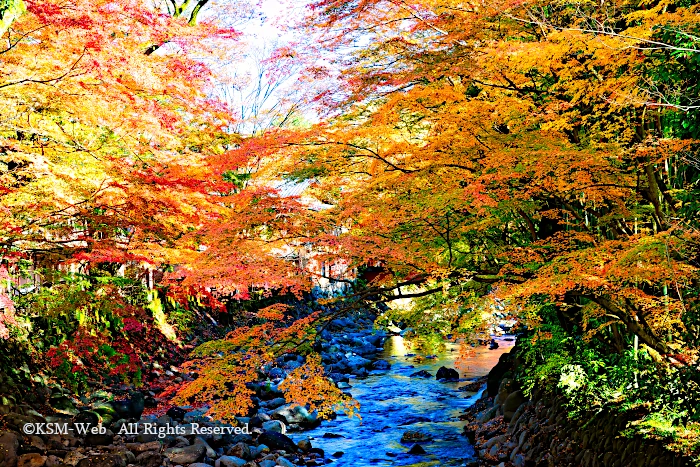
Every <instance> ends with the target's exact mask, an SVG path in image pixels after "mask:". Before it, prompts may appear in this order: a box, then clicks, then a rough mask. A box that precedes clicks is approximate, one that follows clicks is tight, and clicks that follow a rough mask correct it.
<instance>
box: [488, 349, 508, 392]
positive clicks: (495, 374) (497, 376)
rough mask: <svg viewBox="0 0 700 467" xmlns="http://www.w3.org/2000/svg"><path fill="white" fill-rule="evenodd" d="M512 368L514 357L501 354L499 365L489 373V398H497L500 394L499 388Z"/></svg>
mask: <svg viewBox="0 0 700 467" xmlns="http://www.w3.org/2000/svg"><path fill="white" fill-rule="evenodd" d="M512 368H513V357H512V356H511V354H510V353H504V354H501V356H500V357H499V358H498V363H497V364H496V366H494V367H493V368H492V369H491V371H489V374H488V376H487V379H486V392H487V394H488V396H489V397H495V396H496V395H497V394H498V387H499V385H500V384H501V380H502V379H503V376H504V375H505V374H506V373H507V372H508V371H510V370H511V369H512Z"/></svg>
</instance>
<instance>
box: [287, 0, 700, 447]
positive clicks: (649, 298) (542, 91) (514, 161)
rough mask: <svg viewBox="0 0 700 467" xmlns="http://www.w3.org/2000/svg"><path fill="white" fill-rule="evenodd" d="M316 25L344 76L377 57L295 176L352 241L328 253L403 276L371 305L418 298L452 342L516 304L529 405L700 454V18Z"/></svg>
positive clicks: (371, 16) (316, 131)
mask: <svg viewBox="0 0 700 467" xmlns="http://www.w3.org/2000/svg"><path fill="white" fill-rule="evenodd" d="M311 20H312V21H313V25H314V27H316V28H318V27H320V28H321V29H322V30H324V31H327V35H326V37H324V38H323V39H324V40H323V41H320V42H321V43H322V44H324V45H325V46H326V53H328V54H329V55H328V56H329V57H331V58H332V57H334V56H340V54H341V53H344V52H345V51H347V50H348V48H349V45H350V44H362V46H361V47H358V49H359V51H358V52H357V53H355V54H354V55H353V56H352V57H351V58H350V59H347V57H345V58H344V59H343V60H338V62H337V63H336V64H334V65H332V66H331V67H330V68H329V71H328V73H329V75H332V73H333V72H334V71H335V70H340V72H339V73H338V76H337V78H338V80H337V87H336V88H335V89H329V91H328V92H327V93H326V94H325V95H324V96H321V102H323V103H325V104H328V105H331V106H332V107H331V112H330V113H331V114H332V115H331V118H329V119H328V120H327V121H326V122H325V123H323V124H321V125H318V126H316V127H314V128H312V129H310V130H308V131H306V132H295V133H293V134H289V135H287V139H286V140H284V144H283V145H282V146H283V149H281V151H282V153H284V154H291V155H292V156H291V160H292V161H293V162H292V163H291V164H289V165H287V166H286V167H284V168H283V169H282V170H283V171H286V173H287V176H288V177H290V178H296V179H300V178H307V177H313V178H315V179H316V180H317V181H318V184H317V185H318V196H319V197H320V198H321V199H324V201H326V202H328V203H331V204H334V205H335V207H334V208H333V209H332V210H329V211H326V212H323V213H321V214H320V216H319V220H320V221H321V222H325V223H326V225H328V226H342V227H344V232H343V233H342V234H340V235H339V236H338V235H331V234H330V228H326V229H325V231H326V232H329V233H328V234H323V233H321V234H320V235H319V236H318V237H317V240H316V241H317V242H319V243H321V244H323V243H324V242H325V243H326V244H327V245H332V246H333V248H334V251H335V252H337V254H338V255H341V256H345V257H347V258H348V259H349V260H351V261H352V262H353V264H354V265H356V266H358V267H361V266H362V265H365V264H376V263H377V262H381V264H383V267H384V270H385V274H383V275H381V276H380V279H379V280H377V281H375V282H373V283H371V284H369V285H367V287H365V288H364V290H360V291H358V293H357V295H356V297H358V298H371V299H372V300H377V299H379V300H384V301H389V300H395V299H397V298H415V299H417V300H416V305H415V306H416V307H417V309H418V311H419V312H418V313H413V314H412V317H413V318H414V319H415V318H420V319H421V320H422V322H423V323H426V322H427V323H428V324H427V325H424V326H423V328H424V329H425V330H427V331H433V332H434V331H435V330H436V329H435V328H436V326H437V325H436V323H440V324H439V326H440V329H439V331H440V332H443V333H445V332H451V331H454V330H466V329H473V328H474V319H473V314H474V313H476V312H479V311H480V310H483V309H486V310H487V311H488V310H490V307H491V305H490V303H492V301H493V300H494V298H496V299H498V300H499V302H500V303H503V304H505V305H506V306H507V307H508V308H509V310H510V311H511V312H512V313H513V314H514V315H515V316H517V317H518V318H519V319H520V320H521V323H522V324H523V325H524V326H526V328H527V329H528V333H529V335H530V337H531V339H529V340H528V342H530V343H531V346H530V347H528V350H527V351H525V352H524V358H525V360H526V362H527V364H528V372H529V373H528V374H525V375H523V376H522V378H523V382H524V384H525V385H526V387H527V388H528V389H532V388H533V387H536V386H537V387H539V386H543V385H544V386H547V387H549V388H550V389H553V390H557V386H558V385H560V386H561V389H562V390H566V389H570V390H571V391H570V395H571V397H572V398H573V400H575V401H578V402H580V401H582V400H588V401H592V402H591V403H592V404H613V405H616V406H618V407H619V406H620V405H621V404H622V402H621V401H624V404H627V405H626V406H625V407H636V406H639V405H641V406H644V407H647V408H648V407H652V408H651V409H649V410H648V412H647V413H646V415H645V418H644V420H643V423H642V424H641V425H640V426H641V427H643V428H642V429H643V430H646V432H648V433H652V434H653V435H655V436H657V435H658V436H667V435H668V436H677V437H678V439H679V440H680V441H678V442H677V443H676V444H675V447H677V448H678V449H680V450H686V451H688V450H691V451H692V450H693V449H695V447H694V443H695V442H696V441H695V440H696V439H697V438H696V436H695V434H694V433H695V431H697V427H698V424H697V422H698V417H699V415H700V414H698V411H697V403H696V399H695V398H694V396H693V391H694V390H695V389H694V388H697V383H696V382H694V381H696V373H695V370H694V369H693V368H694V367H693V365H694V362H695V359H696V353H697V350H696V349H697V339H698V327H697V326H698V323H697V301H696V300H697V280H698V273H697V266H698V264H697V255H698V232H697V201H696V195H697V188H696V186H697V182H698V162H697V161H698V157H697V152H696V142H695V138H696V134H695V121H696V118H697V114H696V110H695V108H696V106H695V105H694V104H695V103H696V102H697V88H696V84H695V83H697V63H698V61H699V60H700V54H699V53H698V47H697V45H698V44H697V42H698V41H697V36H696V35H695V34H696V31H697V19H696V7H695V6H693V5H687V4H685V3H682V2H671V3H668V2H658V3H657V2H652V3H651V4H650V3H640V2H635V1H622V2H614V3H612V4H597V3H596V4H593V3H586V2H572V3H548V2H546V1H545V2H535V3H531V2H528V3H521V2H498V1H497V2H482V3H462V2H452V1H449V0H447V1H441V0H438V1H432V0H425V1H420V2H410V3H409V2H404V1H393V0H388V1H378V2H368V1H360V0H358V1H336V0H325V1H320V2H318V3H317V4H315V5H314V16H313V17H312V19H311ZM329 60H330V59H329ZM313 71H314V72H315V73H319V70H318V67H315V68H314V69H313ZM338 102H340V103H341V104H340V105H339V104H337V103H338ZM276 139H277V141H278V142H279V141H280V138H279V137H276ZM322 231H323V229H322ZM336 234H337V232H336ZM484 307H485V308H484ZM414 310H415V308H414ZM436 317H437V318H439V319H436ZM647 358H648V359H649V362H647V361H646V360H645V359H647ZM642 361H644V363H643V364H642V363H640V362H642ZM652 362H655V363H652ZM672 365H679V367H678V368H677V369H673V368H672ZM610 368H615V369H616V370H615V371H614V372H613V373H614V377H612V376H611V378H610V381H607V380H606V378H607V375H606V372H607V371H608V370H609V369H610ZM579 370H581V371H579ZM581 374H583V375H585V378H584V380H583V381H576V382H575V383H572V384H569V383H570V382H571V381H572V378H573V376H571V375H574V376H575V375H581ZM611 374H612V373H611ZM640 381H642V382H641V383H640ZM567 384H568V386H567ZM665 385H670V387H673V388H676V390H678V391H680V392H681V393H682V394H681V395H680V396H679V397H675V396H670V395H669V394H668V391H666V389H665V388H664V386H665ZM572 388H578V389H577V390H576V391H574V389H572ZM630 388H632V389H630ZM640 388H641V389H640ZM576 397H580V398H581V399H578V400H577V399H576ZM679 421H680V422H682V423H681V425H682V428H678V429H675V428H672V427H674V426H676V425H677V424H678V423H679ZM688 440H691V441H688Z"/></svg>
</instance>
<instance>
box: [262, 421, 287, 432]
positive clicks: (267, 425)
mask: <svg viewBox="0 0 700 467" xmlns="http://www.w3.org/2000/svg"><path fill="white" fill-rule="evenodd" d="M262 429H263V430H267V431H274V432H275V433H282V434H285V433H286V432H287V426H286V425H285V424H284V423H282V422H281V421H279V420H270V421H269V422H264V423H263V424H262Z"/></svg>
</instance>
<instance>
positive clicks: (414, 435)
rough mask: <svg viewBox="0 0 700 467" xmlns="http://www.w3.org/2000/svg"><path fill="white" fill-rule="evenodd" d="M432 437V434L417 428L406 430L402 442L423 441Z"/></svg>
mask: <svg viewBox="0 0 700 467" xmlns="http://www.w3.org/2000/svg"><path fill="white" fill-rule="evenodd" d="M432 439H433V438H432V436H430V435H428V434H426V433H422V432H420V431H416V430H406V431H404V433H403V436H401V442H402V443H421V442H425V441H430V440H432Z"/></svg>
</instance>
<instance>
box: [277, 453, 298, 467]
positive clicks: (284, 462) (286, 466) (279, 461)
mask: <svg viewBox="0 0 700 467" xmlns="http://www.w3.org/2000/svg"><path fill="white" fill-rule="evenodd" d="M277 465H281V466H282V467H295V466H294V464H292V463H291V462H290V461H289V460H288V459H285V458H284V457H282V456H280V457H278V458H277Z"/></svg>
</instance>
